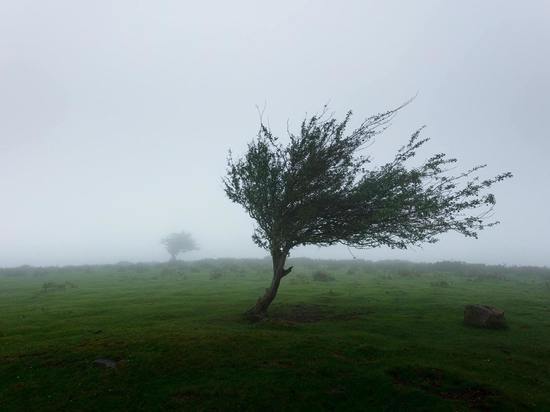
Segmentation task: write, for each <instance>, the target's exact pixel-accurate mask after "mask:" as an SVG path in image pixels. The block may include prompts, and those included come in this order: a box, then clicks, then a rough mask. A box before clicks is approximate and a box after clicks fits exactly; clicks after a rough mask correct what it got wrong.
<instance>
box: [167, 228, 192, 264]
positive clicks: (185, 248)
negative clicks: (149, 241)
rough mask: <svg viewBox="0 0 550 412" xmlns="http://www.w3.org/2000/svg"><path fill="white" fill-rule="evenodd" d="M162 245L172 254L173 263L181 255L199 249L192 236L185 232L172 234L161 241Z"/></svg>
mask: <svg viewBox="0 0 550 412" xmlns="http://www.w3.org/2000/svg"><path fill="white" fill-rule="evenodd" d="M161 244H162V245H164V247H165V248H166V251H167V252H168V253H169V254H170V257H171V260H172V261H175V260H176V259H177V256H178V255H179V254H180V253H184V252H189V251H191V250H197V249H198V246H197V244H196V242H195V240H194V239H193V237H192V236H191V234H189V233H187V232H184V231H181V232H178V233H171V234H170V235H168V236H166V237H165V238H163V239H162V240H161Z"/></svg>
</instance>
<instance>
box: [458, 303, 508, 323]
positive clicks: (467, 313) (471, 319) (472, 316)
mask: <svg viewBox="0 0 550 412" xmlns="http://www.w3.org/2000/svg"><path fill="white" fill-rule="evenodd" d="M464 324H466V325H469V326H475V327H478V328H488V329H502V328H505V327H506V320H505V319H504V311H502V310H500V309H497V308H495V307H493V306H487V305H466V306H465V307H464Z"/></svg>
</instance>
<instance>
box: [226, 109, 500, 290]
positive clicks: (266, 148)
mask: <svg viewBox="0 0 550 412" xmlns="http://www.w3.org/2000/svg"><path fill="white" fill-rule="evenodd" d="M402 107H403V106H401V107H399V108H397V109H395V110H391V111H387V112H384V113H380V114H376V115H374V116H371V117H368V118H367V119H366V120H364V121H363V122H362V123H361V124H360V125H359V126H358V127H356V128H355V129H353V130H351V131H348V129H349V127H348V126H349V123H350V119H351V116H352V112H351V111H350V112H348V113H347V115H346V116H345V117H344V118H343V120H340V121H339V120H337V119H336V118H335V117H334V116H333V115H328V114H327V112H326V110H324V111H323V113H322V114H320V115H315V116H312V117H310V118H306V119H304V120H303V122H302V123H301V127H300V130H299V132H298V133H297V134H294V133H292V132H290V131H289V132H288V140H287V142H286V143H282V140H281V139H280V138H278V137H276V136H275V135H274V134H273V133H272V131H271V129H270V128H269V127H267V126H266V125H264V124H263V123H261V124H260V130H259V132H258V135H257V137H256V139H254V140H253V141H252V142H251V143H250V144H249V145H248V150H247V152H246V154H245V155H244V156H243V157H242V158H240V159H237V160H235V159H234V158H233V156H232V154H231V152H230V154H229V158H228V170H227V176H226V177H225V179H224V185H225V193H226V194H227V196H228V197H229V199H231V200H232V201H233V202H235V203H238V204H240V205H241V206H243V207H244V209H245V210H246V211H247V212H248V214H249V215H250V216H251V217H252V218H253V219H254V220H255V221H256V228H255V231H254V234H253V240H254V242H255V243H256V244H257V245H258V246H260V247H263V248H264V249H267V250H269V251H270V253H271V254H272V256H273V257H274V258H275V257H277V259H279V260H280V259H282V258H280V257H281V256H284V257H285V258H286V256H288V253H289V252H290V250H291V249H292V248H294V247H296V246H301V245H311V244H314V245H320V246H328V245H333V244H337V243H340V244H344V245H348V246H351V247H356V248H370V247H377V246H388V247H391V248H407V247H409V246H411V245H419V244H421V243H424V242H429V243H433V242H436V241H437V240H438V235H440V234H441V233H445V232H448V231H455V232H458V233H461V234H462V235H464V236H468V237H474V238H475V237H477V235H478V232H479V231H481V230H483V229H485V228H487V227H490V226H493V225H495V224H497V223H498V222H497V221H494V220H491V214H492V213H491V212H492V210H493V207H494V205H495V196H494V195H493V194H492V193H490V192H488V189H490V188H491V187H492V186H493V185H494V184H495V183H497V182H500V181H502V180H504V179H506V178H509V177H511V174H510V173H509V172H506V173H502V174H499V175H497V176H495V177H493V178H489V179H481V178H480V177H479V175H478V173H477V172H478V171H479V170H480V169H482V168H484V167H485V165H479V166H475V167H473V168H470V169H468V170H466V171H464V172H460V173H453V172H454V164H455V163H456V161H457V160H456V159H454V158H450V157H448V156H447V155H445V154H444V153H437V154H434V155H432V156H430V157H428V158H427V159H426V160H425V161H423V162H421V163H420V164H419V165H411V164H410V163H411V162H409V161H410V160H411V159H412V158H414V157H415V156H416V155H417V152H418V149H420V148H421V147H422V146H424V145H425V144H426V143H427V142H428V141H429V139H428V138H423V137H421V131H422V129H419V130H417V131H415V132H414V133H413V134H412V135H411V137H410V138H409V140H408V143H407V144H405V145H404V146H402V147H401V148H400V149H399V150H398V151H397V153H396V154H395V157H394V158H393V160H392V161H390V162H388V163H385V164H382V165H379V166H371V165H372V161H371V158H370V156H368V155H366V154H365V151H366V150H367V149H370V147H371V143H372V142H373V139H374V137H375V136H377V135H379V134H380V133H382V132H383V131H384V130H385V129H386V128H387V127H388V125H389V122H390V120H391V119H392V117H393V116H394V115H395V114H396V113H397V111H398V110H400V109H401V108H402ZM274 262H275V260H274ZM279 263H280V262H279ZM283 265H284V262H283ZM279 266H280V264H279ZM279 269H280V270H279V274H278V275H277V274H275V275H274V276H280V277H281V278H282V277H283V276H285V274H287V273H285V271H284V268H282V267H281V268H279ZM274 271H276V270H275V263H274ZM277 286H278V285H277Z"/></svg>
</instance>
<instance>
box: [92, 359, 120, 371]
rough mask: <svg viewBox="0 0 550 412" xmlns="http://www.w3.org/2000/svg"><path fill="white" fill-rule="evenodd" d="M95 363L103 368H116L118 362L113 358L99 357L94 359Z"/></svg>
mask: <svg viewBox="0 0 550 412" xmlns="http://www.w3.org/2000/svg"><path fill="white" fill-rule="evenodd" d="M94 365H95V366H99V367H102V368H111V369H116V367H117V362H116V361H114V360H112V359H105V358H99V359H96V360H95V361H94Z"/></svg>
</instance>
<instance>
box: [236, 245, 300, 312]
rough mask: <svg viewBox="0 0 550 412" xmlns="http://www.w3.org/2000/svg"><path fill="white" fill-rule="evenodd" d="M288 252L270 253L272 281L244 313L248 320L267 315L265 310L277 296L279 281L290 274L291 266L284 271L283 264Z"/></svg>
mask: <svg viewBox="0 0 550 412" xmlns="http://www.w3.org/2000/svg"><path fill="white" fill-rule="evenodd" d="M287 254H288V252H279V251H276V252H271V258H272V261H273V279H272V280H271V286H270V287H269V288H267V289H266V290H265V294H264V295H263V296H262V297H260V298H259V299H258V300H257V301H256V304H255V305H254V306H252V307H251V308H250V309H248V310H247V311H246V312H245V316H246V317H247V318H248V319H250V320H260V319H262V318H264V317H265V316H266V314H267V308H269V305H271V302H273V300H274V299H275V296H277V291H278V290H279V285H280V284H281V279H282V278H284V277H285V276H286V275H288V274H289V273H290V271H291V270H292V266H291V267H289V268H288V269H285V262H286V258H287Z"/></svg>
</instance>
